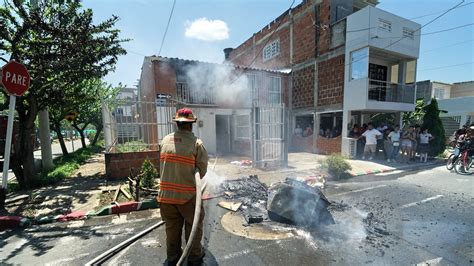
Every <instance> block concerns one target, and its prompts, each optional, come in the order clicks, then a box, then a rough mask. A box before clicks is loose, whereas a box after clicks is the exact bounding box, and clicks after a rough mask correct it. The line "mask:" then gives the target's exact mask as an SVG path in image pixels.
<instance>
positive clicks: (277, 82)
mask: <svg viewBox="0 0 474 266" xmlns="http://www.w3.org/2000/svg"><path fill="white" fill-rule="evenodd" d="M268 102H269V103H272V104H280V103H281V78H280V77H270V86H269V88H268Z"/></svg>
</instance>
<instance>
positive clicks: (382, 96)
mask: <svg viewBox="0 0 474 266" xmlns="http://www.w3.org/2000/svg"><path fill="white" fill-rule="evenodd" d="M368 100H369V101H379V102H394V103H408V104H414V102H415V86H414V85H403V84H397V83H389V82H384V81H380V80H373V79H369V91H368Z"/></svg>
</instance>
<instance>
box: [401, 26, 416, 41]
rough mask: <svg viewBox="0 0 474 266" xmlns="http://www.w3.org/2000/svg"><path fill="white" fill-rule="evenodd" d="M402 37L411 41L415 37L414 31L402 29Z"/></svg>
mask: <svg viewBox="0 0 474 266" xmlns="http://www.w3.org/2000/svg"><path fill="white" fill-rule="evenodd" d="M403 37H406V38H410V39H412V40H413V38H414V37H415V31H413V30H412V29H409V28H405V27H404V28H403Z"/></svg>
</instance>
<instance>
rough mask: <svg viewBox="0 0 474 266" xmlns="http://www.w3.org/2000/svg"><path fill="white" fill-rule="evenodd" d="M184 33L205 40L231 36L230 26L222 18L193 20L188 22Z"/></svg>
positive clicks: (218, 39)
mask: <svg viewBox="0 0 474 266" xmlns="http://www.w3.org/2000/svg"><path fill="white" fill-rule="evenodd" d="M184 35H185V36H186V37H188V38H195V39H198V40H203V41H221V40H226V39H228V38H229V28H228V27H227V23H225V22H224V21H222V20H218V19H216V20H210V19H207V18H198V19H196V20H194V21H193V22H190V21H187V22H186V31H185V33H184Z"/></svg>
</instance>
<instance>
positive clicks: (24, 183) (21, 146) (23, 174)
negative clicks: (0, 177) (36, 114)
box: [12, 121, 37, 189]
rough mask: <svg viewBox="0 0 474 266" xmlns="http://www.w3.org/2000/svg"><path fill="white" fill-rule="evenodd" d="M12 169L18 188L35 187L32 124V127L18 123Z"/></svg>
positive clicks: (22, 122)
mask: <svg viewBox="0 0 474 266" xmlns="http://www.w3.org/2000/svg"><path fill="white" fill-rule="evenodd" d="M19 126H20V128H19V132H18V138H17V139H16V142H15V152H14V154H13V157H12V159H13V160H12V163H13V165H12V168H13V172H14V173H15V176H16V179H17V181H18V184H19V185H20V188H22V189H26V188H32V187H34V186H35V185H36V180H37V179H36V177H37V175H36V171H35V157H34V154H33V151H34V122H33V124H32V125H28V124H26V123H25V122H24V121H20V125H19Z"/></svg>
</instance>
